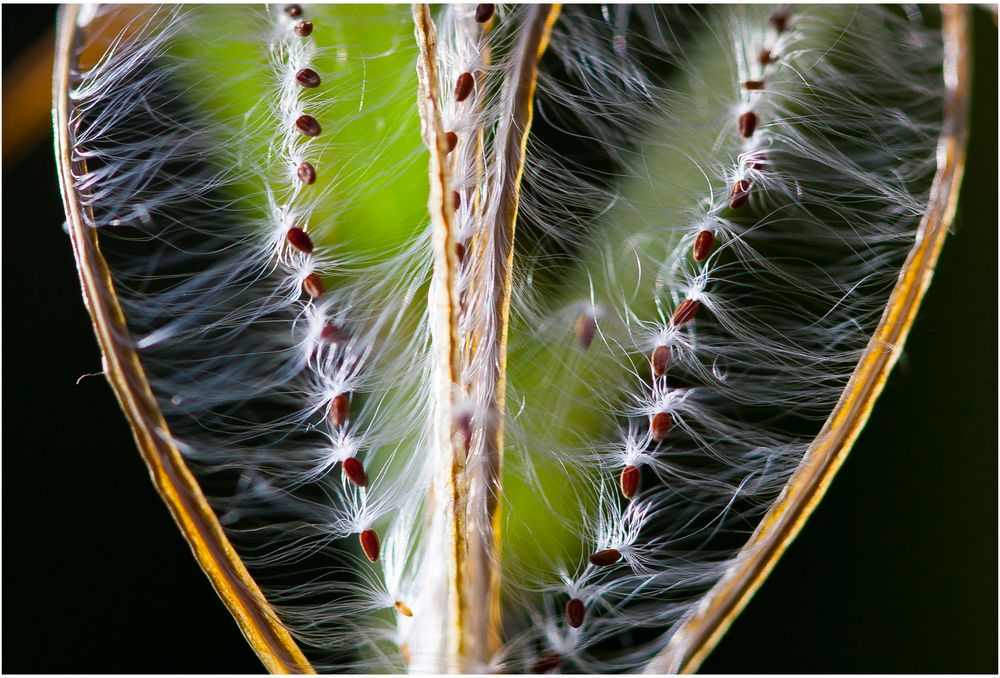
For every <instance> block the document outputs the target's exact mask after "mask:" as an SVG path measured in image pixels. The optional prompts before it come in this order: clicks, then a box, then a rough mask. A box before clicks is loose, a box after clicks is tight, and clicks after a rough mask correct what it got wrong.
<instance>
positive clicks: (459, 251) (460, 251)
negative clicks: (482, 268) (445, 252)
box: [455, 242, 465, 264]
mask: <svg viewBox="0 0 1000 678" xmlns="http://www.w3.org/2000/svg"><path fill="white" fill-rule="evenodd" d="M455 256H456V257H458V263H460V264H461V263H462V262H463V261H465V245H463V244H462V243H460V242H457V243H455Z"/></svg>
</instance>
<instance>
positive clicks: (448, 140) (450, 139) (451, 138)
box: [444, 132, 458, 153]
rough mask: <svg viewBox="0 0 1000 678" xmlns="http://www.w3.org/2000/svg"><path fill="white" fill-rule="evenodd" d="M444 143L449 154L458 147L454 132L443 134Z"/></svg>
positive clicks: (456, 136)
mask: <svg viewBox="0 0 1000 678" xmlns="http://www.w3.org/2000/svg"><path fill="white" fill-rule="evenodd" d="M444 143H445V146H447V147H448V152H449V153H451V152H452V151H454V150H455V148H457V147H458V135H457V134H455V133H454V132H445V133H444Z"/></svg>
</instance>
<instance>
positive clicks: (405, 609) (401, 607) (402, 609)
mask: <svg viewBox="0 0 1000 678" xmlns="http://www.w3.org/2000/svg"><path fill="white" fill-rule="evenodd" d="M393 605H394V606H395V607H396V610H397V611H398V612H399V613H400V614H401V615H403V616H404V617H412V616H413V610H411V609H410V608H409V606H408V605H407V604H406V603H404V602H403V601H402V600H397V601H396V602H395V603H393Z"/></svg>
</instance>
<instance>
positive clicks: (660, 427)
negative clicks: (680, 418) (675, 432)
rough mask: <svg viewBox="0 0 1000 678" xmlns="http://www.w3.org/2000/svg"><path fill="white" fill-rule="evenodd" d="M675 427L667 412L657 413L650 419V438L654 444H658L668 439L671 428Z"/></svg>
mask: <svg viewBox="0 0 1000 678" xmlns="http://www.w3.org/2000/svg"><path fill="white" fill-rule="evenodd" d="M673 425H674V421H673V419H671V418H670V415H669V414H667V413H666V412H657V413H656V414H654V415H653V416H652V417H650V418H649V437H650V438H652V439H653V442H654V443H658V442H660V441H661V440H663V439H664V438H666V437H667V434H668V433H670V429H671V427H672V426H673Z"/></svg>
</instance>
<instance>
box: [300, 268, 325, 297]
mask: <svg viewBox="0 0 1000 678" xmlns="http://www.w3.org/2000/svg"><path fill="white" fill-rule="evenodd" d="M302 290H303V291H304V292H305V293H306V294H308V295H309V296H310V297H312V298H313V299H316V298H317V297H321V296H323V279H322V278H320V277H319V276H318V275H317V274H315V273H310V274H309V275H307V276H306V277H305V279H303V280H302Z"/></svg>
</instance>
